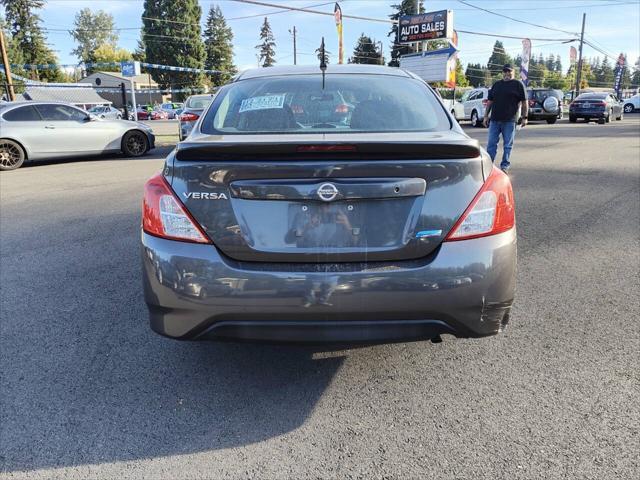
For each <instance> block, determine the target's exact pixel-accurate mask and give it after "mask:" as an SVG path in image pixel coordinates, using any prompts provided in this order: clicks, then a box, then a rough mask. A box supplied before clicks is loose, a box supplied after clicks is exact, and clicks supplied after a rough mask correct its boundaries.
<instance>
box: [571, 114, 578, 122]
mask: <svg viewBox="0 0 640 480" xmlns="http://www.w3.org/2000/svg"><path fill="white" fill-rule="evenodd" d="M577 121H578V117H576V116H575V115H569V123H576V122H577Z"/></svg>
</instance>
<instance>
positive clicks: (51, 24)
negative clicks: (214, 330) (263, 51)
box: [40, 0, 640, 69]
mask: <svg viewBox="0 0 640 480" xmlns="http://www.w3.org/2000/svg"><path fill="white" fill-rule="evenodd" d="M176 1H179V0H176ZM265 1H267V2H270V3H276V4H283V5H284V4H286V5H291V6H296V7H305V6H309V5H318V4H321V3H324V2H323V1H322V0H265ZM466 1H467V2H468V3H471V4H474V5H477V6H480V7H483V8H486V9H489V10H493V11H495V12H497V13H500V14H503V15H508V16H511V17H514V18H517V19H520V20H524V21H528V22H533V23H537V24H540V25H544V26H546V27H551V28H556V29H560V30H567V31H570V32H578V31H579V30H580V22H581V20H582V13H583V12H586V13H587V22H586V36H587V38H588V39H589V40H591V41H592V42H597V45H599V46H600V47H601V48H602V49H603V50H605V51H607V52H608V53H609V54H611V55H612V56H617V55H618V54H619V53H620V52H626V53H627V54H628V58H629V61H630V63H632V64H633V63H634V62H635V61H636V59H637V58H638V56H639V55H640V2H639V1H638V0H466ZM326 3H329V2H326ZM393 3H396V1H394V0H343V1H341V2H340V5H341V7H342V11H343V13H344V14H345V15H347V14H352V15H361V16H367V17H374V18H380V19H386V18H388V17H387V16H388V15H389V13H391V11H392V9H391V8H390V5H391V4H393ZM424 3H425V8H426V9H427V11H432V10H442V9H451V10H453V12H454V26H455V28H457V29H460V30H472V31H479V32H490V33H500V34H503V35H514V36H528V37H530V38H532V39H533V38H541V39H554V40H553V41H548V40H533V41H532V43H533V52H532V54H533V55H538V54H539V53H540V52H542V53H543V54H544V55H545V57H546V56H547V55H548V54H550V53H554V54H560V55H561V56H562V63H563V68H565V69H566V67H567V66H568V63H569V45H576V47H577V42H576V43H573V44H560V43H559V42H558V41H555V39H563V38H566V37H567V36H568V35H567V34H564V33H560V32H555V31H549V30H545V29H543V28H539V27H533V26H529V25H525V24H522V23H517V22H514V21H511V20H508V19H504V18H501V17H498V16H495V15H491V14H489V13H486V12H482V11H479V10H476V9H474V8H472V7H470V6H467V5H464V4H462V3H460V2H458V1H457V0H425V2H424ZM200 4H201V6H202V9H203V19H202V20H203V22H204V20H205V17H206V14H207V12H208V11H209V7H210V5H212V4H213V5H215V4H218V5H220V7H221V9H222V11H223V13H224V15H225V17H226V18H228V19H229V25H231V27H232V29H233V32H234V35H235V39H234V49H235V50H234V53H235V61H236V64H237V65H238V67H240V68H241V69H244V68H249V67H253V66H256V65H257V60H256V49H255V48H254V47H255V45H257V44H258V43H259V38H258V35H259V29H260V25H261V23H262V21H263V19H264V16H267V17H268V18H269V22H270V23H271V26H272V29H273V32H274V35H275V39H276V44H277V47H276V53H277V62H278V64H280V65H287V64H292V63H293V42H292V37H291V34H290V33H289V30H290V29H291V28H292V27H293V26H294V25H295V26H296V29H297V31H298V63H299V64H304V63H315V62H316V58H315V56H313V55H312V54H313V51H314V50H315V48H317V46H318V45H319V43H320V37H322V36H324V37H325V41H326V46H327V50H329V51H330V52H332V53H333V54H337V51H338V47H337V37H336V29H335V24H334V21H333V18H332V17H328V16H321V15H312V14H307V13H301V12H287V13H276V14H274V13H273V12H275V11H278V9H277V8H273V7H263V6H257V5H249V4H241V3H237V2H234V1H230V0H221V1H202V0H201V1H200ZM87 6H88V7H89V8H91V9H92V10H100V9H102V10H105V11H107V12H109V13H111V14H112V15H113V16H114V18H115V21H116V25H117V27H118V28H139V27H140V26H141V20H140V16H141V15H142V7H143V2H142V0H95V1H92V2H86V1H83V0H47V3H46V5H45V7H44V9H43V10H42V11H41V12H40V16H41V17H42V20H43V22H42V23H43V25H44V26H45V27H47V28H51V29H54V28H71V26H72V24H73V18H74V15H75V13H76V12H77V11H79V10H80V9H82V8H84V7H87ZM314 9H316V10H322V11H326V12H333V3H329V4H327V5H323V6H317V7H314ZM258 14H261V16H259V17H253V18H246V19H238V20H232V19H233V18H235V17H242V16H248V15H258ZM389 28H390V26H389V25H388V24H383V23H377V22H370V21H363V20H352V19H345V21H344V46H345V60H346V58H347V57H348V56H349V55H350V53H351V52H352V51H353V47H354V45H355V43H356V39H357V38H358V36H359V35H360V33H365V34H366V35H368V36H371V37H373V38H374V39H375V40H381V41H382V42H383V44H384V49H385V57H386V58H387V60H388V58H389V44H390V43H391V38H390V37H388V36H387V33H388V31H389ZM138 36H139V32H138V31H137V30H124V31H121V32H120V41H119V44H120V46H121V47H123V48H126V49H128V50H133V49H134V48H135V47H136V43H137V39H138ZM495 40H496V38H493V37H482V36H475V35H469V34H460V40H459V48H460V59H461V60H462V62H463V63H464V64H466V63H468V62H473V63H476V62H480V63H486V61H487V59H488V57H489V55H490V53H491V47H492V46H493V43H494V42H495ZM48 42H49V44H50V45H51V47H52V48H53V49H54V50H55V51H56V54H57V55H58V57H59V59H60V61H61V62H62V63H75V62H77V59H76V58H75V57H74V56H73V55H71V53H70V52H71V50H72V49H73V48H74V42H73V40H72V39H71V37H70V36H69V35H68V33H66V32H49V33H48ZM503 43H504V45H505V48H506V50H507V51H508V52H509V53H510V54H512V55H515V54H517V53H519V52H520V51H521V48H522V47H521V41H520V40H517V39H504V40H503ZM585 55H586V56H587V57H590V56H596V55H599V56H601V57H602V55H601V54H599V53H598V52H596V51H595V50H593V49H592V48H590V47H588V46H586V47H585ZM332 61H334V62H335V61H336V60H335V57H334V59H333V60H332Z"/></svg>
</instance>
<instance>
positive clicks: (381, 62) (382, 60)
mask: <svg viewBox="0 0 640 480" xmlns="http://www.w3.org/2000/svg"><path fill="white" fill-rule="evenodd" d="M378 45H380V65H384V55H383V54H382V42H381V41H380V42H378Z"/></svg>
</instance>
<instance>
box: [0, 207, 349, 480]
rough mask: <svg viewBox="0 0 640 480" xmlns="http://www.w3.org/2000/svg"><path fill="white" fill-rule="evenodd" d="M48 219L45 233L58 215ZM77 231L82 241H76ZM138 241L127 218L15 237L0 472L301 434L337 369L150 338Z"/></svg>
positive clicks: (3, 355)
mask: <svg viewBox="0 0 640 480" xmlns="http://www.w3.org/2000/svg"><path fill="white" fill-rule="evenodd" d="M25 208H27V207H25ZM17 213H20V212H17ZM60 215H61V218H57V219H53V218H52V219H50V221H51V222H52V224H53V223H55V222H58V221H59V222H64V221H65V215H69V214H68V213H65V212H63V213H61V214H60ZM27 227H28V228H27V229H26V231H29V229H31V224H27ZM38 228H44V229H46V228H47V226H46V225H42V224H36V223H34V224H33V228H32V229H33V230H35V229H38ZM75 228H78V229H81V230H88V231H91V232H92V235H91V239H90V240H88V241H76V240H75V239H74V235H75V234H76V233H77V232H75V231H74V229H75ZM54 230H55V229H54ZM32 233H33V232H32ZM138 234H139V227H138V216H137V212H135V211H133V210H129V211H122V212H119V213H117V214H114V215H105V216H103V217H100V218H95V219H88V220H87V222H85V223H83V225H81V226H80V225H79V226H77V227H76V226H74V225H70V226H69V228H68V229H66V230H65V229H60V230H55V231H52V232H51V235H50V237H51V238H50V239H49V240H48V241H47V242H34V243H28V239H27V238H25V239H24V241H25V242H27V245H29V247H28V248H26V249H25V250H24V251H20V252H18V253H16V254H12V253H7V254H6V255H4V256H3V258H2V270H1V271H0V282H2V284H3V285H7V286H8V287H7V288H3V294H2V316H3V320H2V329H1V332H0V364H1V365H2V379H1V382H2V383H1V389H0V391H1V396H0V397H1V398H0V455H1V457H0V470H1V471H3V472H16V471H25V470H27V471H31V470H36V469H42V468H53V467H62V466H74V465H87V464H97V463H104V462H114V461H127V460H134V459H142V458H154V457H159V456H168V455H176V454H185V453H194V452H201V451H209V450H215V449H223V448H230V447H236V446H242V445H246V444H250V443H254V442H259V441H262V440H265V439H269V438H273V437H276V436H279V435H282V434H285V433H287V432H291V431H292V430H294V429H296V428H298V427H299V426H301V425H302V424H303V423H304V422H305V420H306V419H307V418H308V417H309V416H310V415H311V413H312V411H313V409H314V407H315V405H316V403H317V402H318V400H319V399H320V397H321V396H322V394H323V392H324V391H325V389H326V388H327V386H328V385H329V383H330V382H331V381H332V379H333V377H334V375H335V374H336V372H337V371H338V369H339V368H340V366H341V365H342V363H343V360H344V358H343V357H342V356H340V354H332V355H326V356H328V357H329V358H321V359H314V353H315V352H317V351H319V349H318V348H312V347H291V346H288V347H287V346H265V345H251V344H231V343H229V344H226V343H204V342H203V343H196V342H178V341H174V340H169V339H165V338H162V337H159V336H158V335H156V334H154V333H152V332H151V330H150V329H149V326H148V320H147V314H146V308H145V306H144V304H143V300H142V295H141V290H142V288H141V275H140V266H139V264H140V260H139V244H138ZM25 235H26V234H25ZM320 350H324V349H320ZM325 351H326V350H325Z"/></svg>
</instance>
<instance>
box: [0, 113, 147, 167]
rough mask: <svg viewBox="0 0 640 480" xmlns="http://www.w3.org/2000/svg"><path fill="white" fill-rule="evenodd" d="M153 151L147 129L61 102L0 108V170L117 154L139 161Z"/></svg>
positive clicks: (144, 126) (140, 125)
mask: <svg viewBox="0 0 640 480" xmlns="http://www.w3.org/2000/svg"><path fill="white" fill-rule="evenodd" d="M154 146H155V136H154V135H153V132H152V130H151V128H149V127H148V126H146V125H144V124H142V123H137V122H129V121H126V120H103V119H101V118H98V117H96V116H94V115H91V114H89V113H87V112H86V111H84V110H81V109H79V108H76V107H74V106H73V105H69V104H66V103H54V102H7V103H2V104H0V170H14V169H16V168H19V167H20V166H21V165H22V164H23V163H24V162H25V161H27V160H28V161H35V160H42V159H50V158H59V157H78V156H83V157H84V156H88V155H99V154H102V153H109V152H123V153H124V154H125V155H127V156H131V157H139V156H141V155H144V154H145V153H146V152H148V151H149V150H150V149H152V148H154Z"/></svg>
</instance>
